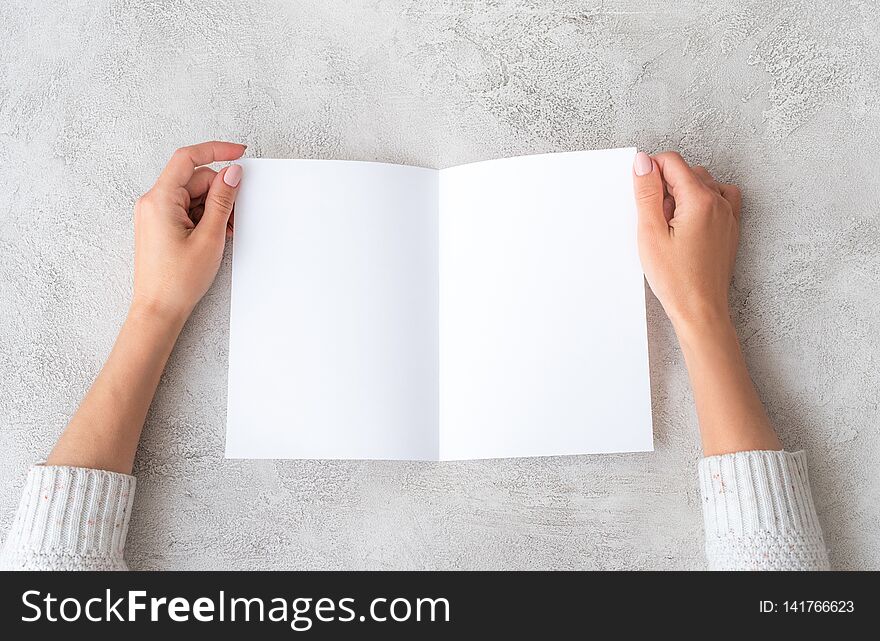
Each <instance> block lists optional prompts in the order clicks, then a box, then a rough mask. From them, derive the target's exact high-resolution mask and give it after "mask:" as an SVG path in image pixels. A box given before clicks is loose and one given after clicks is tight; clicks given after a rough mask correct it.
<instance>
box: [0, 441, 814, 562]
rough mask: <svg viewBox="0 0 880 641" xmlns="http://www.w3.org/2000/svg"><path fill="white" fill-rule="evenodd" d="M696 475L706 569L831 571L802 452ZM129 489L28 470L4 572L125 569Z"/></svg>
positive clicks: (122, 482) (738, 459) (95, 476)
mask: <svg viewBox="0 0 880 641" xmlns="http://www.w3.org/2000/svg"><path fill="white" fill-rule="evenodd" d="M699 476H700V489H701V492H702V496H703V516H704V519H705V526H706V556H707V558H708V561H709V567H710V568H712V569H717V570H821V569H827V568H828V553H827V550H826V549H825V543H824V541H823V539H822V530H821V529H820V527H819V522H818V519H817V518H816V508H815V507H814V505H813V499H812V497H811V495H810V485H809V479H808V477H807V465H806V456H805V455H804V453H803V452H796V453H793V454H791V453H788V452H740V453H737V454H725V455H723V456H712V457H709V458H705V459H703V460H702V461H700V465H699ZM134 489H135V479H134V477H133V476H128V475H126V474H117V473H115V472H105V471H101V470H90V469H84V468H76V467H52V466H42V465H38V466H35V467H33V468H31V470H30V472H28V476H27V482H26V483H25V489H24V493H23V495H22V499H21V503H20V505H19V507H18V511H17V512H16V514H15V517H14V519H13V522H12V529H11V530H10V532H9V535H8V536H7V538H6V542H5V544H4V546H3V549H2V552H0V569H4V570H15V569H18V570H125V569H127V568H126V565H125V561H123V558H122V553H123V548H124V547H125V537H126V534H127V533H128V520H129V517H130V515H131V506H132V501H133V500H134Z"/></svg>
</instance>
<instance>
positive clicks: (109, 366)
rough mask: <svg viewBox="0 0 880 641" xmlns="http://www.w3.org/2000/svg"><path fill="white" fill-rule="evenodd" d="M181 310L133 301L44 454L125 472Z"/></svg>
mask: <svg viewBox="0 0 880 641" xmlns="http://www.w3.org/2000/svg"><path fill="white" fill-rule="evenodd" d="M185 320H186V315H185V314H177V313H169V312H167V311H163V310H159V309H157V308H155V307H147V306H142V305H138V304H134V305H132V307H131V310H130V311H129V314H128V317H127V318H126V320H125V323H124V324H123V326H122V329H121V330H120V332H119V336H118V338H117V339H116V344H115V345H114V347H113V350H112V352H111V353H110V357H109V358H108V359H107V362H106V364H105V365H104V368H103V369H102V370H101V373H100V374H99V375H98V377H97V379H96V380H95V382H94V384H93V385H92V388H91V389H90V390H89V393H88V394H87V395H86V397H85V399H83V402H82V404H81V405H80V406H79V409H78V410H77V411H76V413H75V414H74V416H73V418H72V419H71V420H70V423H69V424H68V426H67V429H65V430H64V433H63V434H62V435H61V438H59V440H58V442H57V443H56V445H55V448H54V449H53V450H52V453H51V454H50V455H49V458H48V459H47V460H46V464H47V465H68V466H73V467H86V468H92V469H98V470H109V471H112V472H121V473H124V474H128V473H130V472H131V469H132V465H133V463H134V456H135V452H136V450H137V445H138V441H139V439H140V434H141V430H142V428H143V424H144V419H145V418H146V414H147V410H148V409H149V407H150V403H151V402H152V399H153V395H154V393H155V391H156V387H157V386H158V384H159V378H160V377H161V375H162V370H163V369H164V368H165V364H166V362H167V360H168V357H169V355H170V354H171V350H172V348H173V347H174V343H175V341H176V340H177V336H178V334H179V333H180V330H181V328H182V327H183V323H184V322H185Z"/></svg>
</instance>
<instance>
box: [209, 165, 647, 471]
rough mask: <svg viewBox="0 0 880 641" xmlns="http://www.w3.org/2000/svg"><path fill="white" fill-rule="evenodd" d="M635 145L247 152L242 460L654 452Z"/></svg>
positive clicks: (238, 423)
mask: <svg viewBox="0 0 880 641" xmlns="http://www.w3.org/2000/svg"><path fill="white" fill-rule="evenodd" d="M634 154H635V150H634V149H614V150H605V151H578V152H567V153H557V154H541V155H534V156H522V157H518V158H506V159H500V160H490V161H485V162H477V163H473V164H468V165H461V166H458V167H451V168H448V169H441V170H436V169H426V168H422V167H411V166H403V165H392V164H385V163H376V162H353V161H336V160H262V159H247V160H243V161H241V164H242V165H243V167H244V177H243V179H242V186H241V190H240V193H239V195H238V199H237V202H236V206H235V238H234V247H233V266H232V281H233V284H232V310H231V327H230V338H229V342H230V344H229V396H228V410H227V431H226V456H227V457H230V458H338V459H420V460H448V459H471V458H494V457H511V456H544V455H557V454H583V453H597V452H630V451H644V450H651V449H653V444H652V430H651V401H650V399H651V397H650V385H649V378H648V350H647V339H646V329H645V290H644V280H643V275H642V270H641V267H640V265H639V259H638V252H637V247H636V211H635V203H634V199H633V191H632V169H631V168H632V160H633V156H634Z"/></svg>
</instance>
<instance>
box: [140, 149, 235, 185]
mask: <svg viewBox="0 0 880 641" xmlns="http://www.w3.org/2000/svg"><path fill="white" fill-rule="evenodd" d="M245 148H246V147H245V145H239V144H238V143H234V142H220V141H216V140H214V141H211V142H203V143H200V144H198V145H190V146H189V147H181V148H180V149H178V150H177V151H175V152H174V154H173V155H172V156H171V160H169V161H168V164H167V165H165V169H163V170H162V173H161V174H160V176H159V180H158V181H157V183H158V184H162V185H164V186H166V187H169V188H174V187H183V186H184V185H186V184H187V183H188V182H189V181H190V179H191V178H192V177H193V174H194V173H195V170H196V167H200V166H201V165H210V164H211V163H212V162H218V161H222V160H235V159H237V158H241V155H242V154H243V153H244V150H245Z"/></svg>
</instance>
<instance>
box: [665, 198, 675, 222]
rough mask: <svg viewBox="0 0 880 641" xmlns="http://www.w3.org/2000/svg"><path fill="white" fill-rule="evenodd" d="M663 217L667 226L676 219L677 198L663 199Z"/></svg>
mask: <svg viewBox="0 0 880 641" xmlns="http://www.w3.org/2000/svg"><path fill="white" fill-rule="evenodd" d="M663 217H664V218H665V219H666V223H667V224H669V221H670V220H672V219H673V218H674V217H675V198H673V197H672V196H666V197H665V198H664V199H663Z"/></svg>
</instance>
